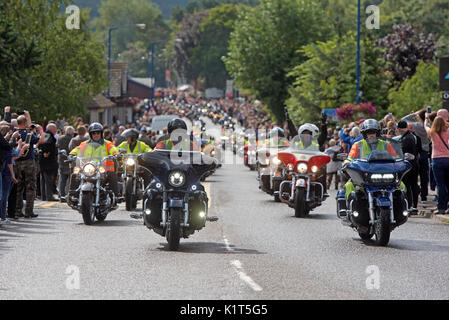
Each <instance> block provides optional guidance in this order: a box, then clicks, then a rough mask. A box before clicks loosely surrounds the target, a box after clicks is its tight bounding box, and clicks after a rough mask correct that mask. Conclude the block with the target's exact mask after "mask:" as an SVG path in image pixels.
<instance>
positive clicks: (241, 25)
mask: <svg viewBox="0 0 449 320" xmlns="http://www.w3.org/2000/svg"><path fill="white" fill-rule="evenodd" d="M330 33H331V31H330V28H329V26H328V24H327V23H326V21H325V17H324V15H323V11H322V9H321V7H320V5H319V4H318V3H317V2H316V1H296V0H285V1H274V0H261V1H260V6H258V7H255V8H252V9H249V10H247V11H245V12H243V13H241V15H240V16H239V19H238V22H237V23H236V26H235V30H234V32H233V33H232V35H231V40H230V48H229V53H228V55H227V57H226V58H225V64H226V68H227V70H228V72H229V73H230V75H231V76H232V77H233V78H234V79H235V81H236V84H237V86H239V87H242V88H245V89H248V90H250V92H251V93H253V94H255V95H256V97H257V98H258V99H259V100H261V101H262V102H263V103H264V104H265V105H266V106H267V109H268V111H269V112H270V113H271V114H272V115H274V117H275V119H276V120H277V122H283V120H284V118H285V113H284V108H285V105H284V102H285V100H286V99H287V98H288V87H289V85H291V84H292V82H293V80H294V78H292V77H290V76H288V74H289V72H290V71H291V70H292V68H293V67H294V66H296V65H298V64H301V63H302V62H304V60H305V56H304V55H303V54H302V53H301V52H298V49H299V48H301V47H302V46H303V45H306V44H309V43H311V42H315V41H319V40H324V39H326V38H327V37H328V36H329V34H330Z"/></svg>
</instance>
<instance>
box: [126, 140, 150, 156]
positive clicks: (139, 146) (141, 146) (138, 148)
mask: <svg viewBox="0 0 449 320" xmlns="http://www.w3.org/2000/svg"><path fill="white" fill-rule="evenodd" d="M118 147H119V149H126V153H134V154H141V153H146V152H150V151H151V148H150V147H149V146H148V145H147V144H146V143H145V142H142V141H137V143H136V145H135V146H134V150H132V151H131V150H130V148H131V146H130V145H129V143H128V142H127V141H124V142H122V143H121V144H120V145H119V146H118Z"/></svg>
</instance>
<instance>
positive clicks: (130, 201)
mask: <svg viewBox="0 0 449 320" xmlns="http://www.w3.org/2000/svg"><path fill="white" fill-rule="evenodd" d="M133 184H134V179H128V180H127V181H126V189H125V190H126V192H125V206H126V211H131V210H134V209H136V207H137V195H135V194H134V192H133V191H134V190H133Z"/></svg>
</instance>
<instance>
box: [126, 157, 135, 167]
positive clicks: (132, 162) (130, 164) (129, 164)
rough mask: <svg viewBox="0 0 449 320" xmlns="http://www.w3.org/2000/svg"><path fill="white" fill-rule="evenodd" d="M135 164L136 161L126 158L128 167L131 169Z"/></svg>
mask: <svg viewBox="0 0 449 320" xmlns="http://www.w3.org/2000/svg"><path fill="white" fill-rule="evenodd" d="M135 164H136V160H134V159H133V158H128V160H126V165H127V166H129V167H133V166H134V165H135Z"/></svg>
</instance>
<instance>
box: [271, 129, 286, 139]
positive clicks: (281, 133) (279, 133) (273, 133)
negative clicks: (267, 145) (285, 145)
mask: <svg viewBox="0 0 449 320" xmlns="http://www.w3.org/2000/svg"><path fill="white" fill-rule="evenodd" d="M269 136H270V137H275V136H277V137H278V138H285V131H284V129H281V128H274V129H271V131H270V133H269Z"/></svg>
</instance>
